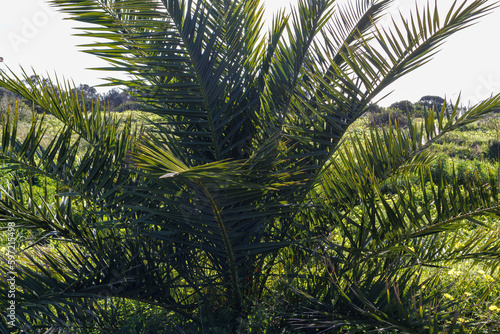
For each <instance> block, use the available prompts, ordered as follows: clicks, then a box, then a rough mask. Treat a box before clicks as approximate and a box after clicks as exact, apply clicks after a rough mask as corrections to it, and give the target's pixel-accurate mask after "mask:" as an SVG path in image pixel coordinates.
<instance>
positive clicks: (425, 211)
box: [0, 0, 500, 333]
mask: <svg viewBox="0 0 500 334" xmlns="http://www.w3.org/2000/svg"><path fill="white" fill-rule="evenodd" d="M52 3H53V4H54V5H55V6H57V7H58V8H60V9H61V10H62V11H64V12H66V13H68V14H69V15H70V16H71V17H72V18H73V19H76V20H79V21H82V22H86V23H89V24H91V27H90V28H85V31H84V33H83V35H86V36H90V37H92V38H93V40H96V39H98V40H99V41H96V42H93V44H91V45H89V50H88V52H90V53H93V54H95V55H97V56H99V57H101V58H104V59H107V60H108V61H109V62H110V64H111V66H110V68H107V70H119V71H126V72H128V73H130V74H131V75H132V76H133V77H134V78H133V79H131V80H129V81H123V80H115V79H111V82H112V83H114V84H123V85H125V86H127V87H128V88H129V89H132V90H133V92H134V94H136V95H137V98H138V99H139V101H140V103H141V105H143V106H144V110H143V111H145V112H148V113H150V114H151V115H155V116H156V117H159V118H160V120H158V118H153V117H148V119H146V120H145V126H144V127H143V126H135V125H134V123H133V122H132V119H131V117H125V116H123V115H122V116H120V117H118V116H116V115H114V114H111V113H109V112H105V111H103V110H104V108H102V107H101V105H100V102H99V101H98V100H96V101H95V102H93V103H87V102H88V101H87V100H86V96H85V94H84V93H83V92H82V91H80V92H79V91H78V88H75V87H74V86H72V85H71V84H69V83H64V82H60V81H58V80H57V79H54V80H48V81H44V82H45V83H43V84H39V82H38V80H34V79H33V77H30V76H29V75H27V74H26V73H24V74H23V75H22V76H16V75H15V74H14V73H9V74H6V73H0V76H1V81H0V86H2V87H4V88H6V89H9V90H11V91H13V92H15V93H16V94H19V95H21V96H23V97H24V98H26V99H27V100H29V101H32V102H33V104H34V105H35V106H36V107H37V108H39V109H38V110H40V111H43V112H47V113H50V114H51V115H52V116H54V117H55V118H57V119H58V120H59V121H60V122H61V124H62V126H61V128H60V130H59V131H58V132H57V133H55V134H53V139H52V140H51V141H50V142H49V143H45V142H44V141H43V137H44V135H45V133H46V129H47V128H46V125H47V124H48V122H49V121H47V117H46V116H45V115H43V114H39V115H34V120H33V122H32V123H31V125H30V128H29V131H27V133H26V134H25V135H24V136H22V137H19V136H18V135H17V129H18V127H17V125H18V119H16V118H15V117H13V118H12V117H11V116H10V115H9V114H7V115H6V117H5V119H4V121H3V122H2V130H1V137H0V143H1V147H0V148H1V150H0V166H1V173H2V174H3V175H5V176H6V177H5V178H4V179H3V180H2V182H4V185H3V187H2V188H1V189H0V191H1V197H0V220H1V221H2V223H3V224H4V226H6V224H9V223H11V224H12V223H15V225H16V228H17V229H19V230H23V231H29V232H30V233H32V235H33V236H36V239H32V240H26V241H22V240H18V246H19V252H18V253H17V256H18V262H17V266H16V268H15V270H16V272H17V281H16V284H18V285H19V287H20V289H19V290H18V291H16V310H17V319H16V323H15V325H16V326H17V327H19V328H21V329H23V330H25V331H52V332H56V331H74V330H76V329H77V328H83V327H88V325H89V324H93V326H95V330H101V329H102V330H106V328H107V325H108V324H106V319H107V318H106V317H107V316H108V315H109V314H111V315H112V313H109V312H108V311H107V304H106V303H107V302H110V301H115V300H125V301H126V302H134V303H139V304H140V305H144V304H148V305H151V307H152V308H153V307H154V308H155V309H160V310H161V312H164V313H163V314H165V313H168V314H170V312H174V313H175V315H176V316H179V317H183V319H184V320H182V321H180V322H179V324H180V325H183V326H185V329H186V332H187V331H190V330H191V329H193V332H196V331H197V332H206V333H210V332H212V333H216V332H225V333H235V332H252V331H253V332H266V331H268V332H273V331H274V332H280V331H281V332H283V331H287V330H290V329H291V328H295V329H297V328H301V329H302V330H304V331H306V332H315V331H317V330H321V329H325V328H326V329H330V330H334V329H338V330H342V329H344V330H349V331H351V332H355V331H372V332H373V331H377V332H380V331H386V332H387V331H400V332H409V333H414V332H422V333H423V332H437V331H443V330H447V331H448V333H451V332H453V331H454V330H458V331H459V330H463V329H464V328H466V327H467V328H477V327H478V324H488V325H491V326H495V325H496V323H495V322H494V321H493V320H490V319H480V320H478V321H470V322H466V323H460V324H458V322H457V321H458V320H457V319H458V315H459V314H461V313H460V312H461V310H460V309H459V306H461V304H460V303H459V301H457V300H448V299H446V298H442V297H443V296H445V294H446V293H449V291H451V287H450V284H444V283H443V282H442V281H441V279H440V276H439V275H432V274H430V275H428V276H425V275H424V274H425V273H426V272H425V269H426V268H427V267H435V266H441V265H442V263H443V262H453V261H454V262H460V261H470V260H471V259H473V260H474V261H476V262H480V263H481V264H482V265H483V266H484V267H485V268H488V269H491V270H493V271H494V270H495V269H496V268H497V267H498V256H499V255H500V238H498V235H497V234H496V232H492V233H484V232H485V231H494V229H493V227H492V226H491V224H487V223H483V222H482V221H481V220H480V218H481V217H483V216H489V217H493V218H495V219H496V218H497V216H498V214H500V209H499V205H498V184H497V182H496V181H495V179H494V177H493V176H492V173H488V176H489V178H488V181H487V182H488V183H486V184H485V183H484V181H483V180H481V179H480V178H478V177H474V178H467V179H465V180H463V182H462V181H461V180H459V179H458V178H457V177H456V175H455V173H454V172H452V175H453V177H452V178H451V179H450V180H449V181H448V182H447V181H446V180H445V178H444V177H442V176H439V177H437V178H436V177H433V176H432V173H431V172H430V171H429V167H430V165H431V164H432V163H433V161H434V156H433V154H432V152H431V151H430V150H429V147H430V146H431V145H432V144H433V143H434V142H436V141H438V140H440V138H442V137H443V136H444V135H445V134H447V133H450V132H451V131H453V130H456V129H459V128H460V127H462V126H466V125H467V124H470V123H472V122H474V121H477V120H479V119H481V118H483V117H484V116H485V115H487V114H488V113H490V112H492V111H495V110H498V108H499V107H500V95H498V96H494V97H492V98H491V99H488V100H486V101H483V102H481V103H479V104H478V105H476V106H474V107H473V108H471V109H469V110H468V111H466V112H465V113H459V110H458V107H451V106H450V107H449V108H448V109H446V110H448V111H449V112H447V113H444V112H443V113H436V112H435V110H430V111H429V113H428V115H427V117H425V118H424V119H422V120H420V121H410V122H408V128H407V129H406V130H405V129H403V128H402V127H401V126H399V125H398V124H395V125H394V127H385V128H384V127H382V128H380V129H379V128H373V129H370V130H368V131H363V130H361V131H360V132H358V131H351V132H349V133H348V132H347V131H348V129H349V127H350V126H351V125H352V124H353V123H354V122H355V121H356V120H357V119H359V118H360V117H361V116H362V115H363V114H364V113H365V112H367V110H368V109H369V108H370V107H371V102H372V100H373V99H375V98H376V97H377V95H378V94H379V93H380V92H382V90H383V89H384V88H386V87H387V86H389V85H390V84H391V83H393V82H394V81H396V80H397V79H398V78H400V77H401V76H403V75H404V74H407V73H408V72H410V71H412V70H414V69H416V68H418V67H419V66H421V65H422V64H424V63H426V62H427V61H428V60H429V59H430V57H431V56H432V55H433V54H434V52H436V50H437V47H438V46H439V45H441V43H442V42H443V41H444V40H445V39H446V38H447V37H449V36H450V35H452V34H454V33H455V32H457V31H459V30H461V29H462V28H464V27H466V26H468V25H470V24H472V23H474V22H475V21H476V20H477V19H478V18H480V17H482V16H483V15H485V14H486V13H488V12H489V11H490V10H491V9H492V8H493V5H491V4H487V1H485V0H475V1H471V2H470V3H468V2H464V3H462V4H458V3H455V4H454V5H453V7H452V8H450V10H449V12H448V13H447V14H446V16H445V18H444V19H440V17H439V15H438V13H437V10H436V11H434V10H433V9H431V8H430V7H429V8H427V7H426V8H424V9H419V10H416V12H414V13H413V14H412V15H411V16H410V17H409V18H408V20H407V21H404V22H403V24H402V25H398V24H396V23H394V26H393V27H392V28H391V29H390V30H385V29H382V28H380V29H378V26H377V22H378V19H379V18H380V17H381V15H382V14H384V12H386V11H387V9H388V8H389V6H390V5H391V4H392V1H390V0H380V1H368V0H359V1H356V2H348V3H339V2H336V1H331V0H314V1H313V0H310V1H306V0H303V1H299V4H298V6H297V8H295V9H294V10H293V12H292V14H291V15H290V16H287V15H286V14H285V13H283V12H280V13H278V14H277V15H276V16H275V18H274V20H273V25H272V28H271V29H270V31H269V33H268V35H267V36H263V37H262V34H261V28H262V25H263V22H262V14H263V8H262V6H261V5H260V3H259V1H254V0H252V1H250V0H248V1H245V0H239V1H201V0H200V1H187V2H186V1H180V0H163V1H161V2H160V1H149V0H120V1H118V0H114V1H104V0H53V1H52ZM35 78H36V77H35ZM458 104H459V101H457V103H456V104H455V106H457V105H458ZM443 108H446V106H444V107H443ZM414 173H416V174H414ZM19 175H23V177H24V176H26V177H27V180H28V181H27V182H19ZM413 175H417V176H418V180H419V181H420V183H419V186H420V188H422V189H428V190H429V191H427V192H418V193H417V192H415V191H414V190H413V188H412V186H413V185H412V183H411V182H410V180H411V177H413ZM441 175H443V173H441ZM33 178H36V179H37V182H33V181H30V180H32V179H33ZM431 180H432V181H431ZM396 181H398V182H400V184H403V185H404V186H403V187H400V186H398V183H397V182H396ZM388 182H393V189H394V192H393V193H392V194H391V195H389V194H387V193H384V192H383V191H382V189H381V187H382V186H383V185H384V184H387V183H388ZM35 183H36V184H35ZM54 184H55V191H54V192H52V191H49V187H48V186H45V185H54ZM42 185H43V186H44V187H43V188H41V186H42ZM37 187H38V188H37ZM39 189H43V190H39ZM464 229H470V230H472V232H471V233H470V234H464V233H463V230H464ZM459 237H460V238H461V239H460V240H461V241H460V243H459V242H458V238H459ZM6 263H7V262H5V263H4V264H2V266H1V267H0V270H1V271H2V273H3V274H7V272H8V271H9V270H10V268H9V267H8V266H7V265H6ZM0 286H1V289H2V291H7V290H8V286H7V283H6V282H5V281H2V282H0ZM424 286H425V290H424ZM283 287H287V288H286V289H284V288H283ZM276 291H279V292H280V293H279V294H278V293H276ZM422 291H424V292H422ZM281 296H283V299H285V300H287V303H282V304H280V303H278V302H277V301H276V299H277V298H280V297H281ZM478 301H479V302H480V303H484V302H485V301H484V300H481V298H479V300H478ZM7 303H8V300H7V299H6V298H2V299H1V300H0V309H1V310H2V311H1V312H3V313H2V318H0V330H2V331H3V332H6V331H7V330H8V329H7V328H8V326H9V325H8V318H7V317H6V313H5V312H4V311H3V310H6V306H7ZM268 305H273V306H276V307H278V306H279V310H277V309H274V308H273V307H268ZM306 308H307V310H306ZM464 311H465V312H468V311H469V309H468V308H467V309H465V310H464ZM282 315H285V316H286V317H285V319H284V320H282V321H278V320H276V319H278V318H283V317H281V316H282ZM318 315H320V316H321V317H323V318H321V319H320V321H318ZM464 316H467V314H465V315H464ZM148 319H149V318H147V319H144V318H138V319H135V318H133V317H131V318H129V321H128V322H127V323H126V324H125V326H129V327H130V328H134V326H136V325H137V324H139V326H146V323H145V321H146V320H148ZM262 319H267V321H264V322H263V321H262ZM135 320H137V323H136V322H135ZM152 323H153V324H154V325H155V326H156V325H157V324H158V323H157V322H156V321H155V319H152ZM259 323H261V325H258V324H259ZM259 326H261V327H259ZM292 326H295V327H292ZM92 329H93V328H91V330H92ZM135 329H137V327H135ZM131 330H132V329H131ZM154 330H156V331H158V330H160V329H159V328H155V329H154ZM175 330H178V331H179V332H182V331H183V330H184V329H183V328H175Z"/></svg>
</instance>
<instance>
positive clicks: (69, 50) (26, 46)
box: [0, 0, 500, 106]
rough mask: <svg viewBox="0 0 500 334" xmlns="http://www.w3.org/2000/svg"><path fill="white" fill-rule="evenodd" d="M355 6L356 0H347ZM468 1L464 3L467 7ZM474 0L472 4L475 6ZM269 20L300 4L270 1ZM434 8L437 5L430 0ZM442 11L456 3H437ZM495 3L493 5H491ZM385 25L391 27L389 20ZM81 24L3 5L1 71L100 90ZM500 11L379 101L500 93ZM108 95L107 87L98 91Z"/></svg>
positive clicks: (403, 2)
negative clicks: (21, 71) (52, 78)
mask: <svg viewBox="0 0 500 334" xmlns="http://www.w3.org/2000/svg"><path fill="white" fill-rule="evenodd" d="M346 1H350V0H346ZM461 1H462V0H459V2H461ZM470 1H471V0H469V2H470ZM264 2H265V6H266V17H267V18H268V21H270V19H271V17H272V13H273V12H275V11H277V10H278V9H279V8H280V7H288V6H290V5H293V4H294V3H295V2H296V0H265V1H264ZM430 2H431V3H433V2H434V1H430ZM437 2H438V6H439V8H440V9H443V10H444V9H446V8H449V7H450V6H451V4H452V3H453V0H437ZM487 2H488V3H493V2H494V1H493V0H488V1H487ZM426 3H427V0H394V4H393V6H392V7H391V9H390V10H389V13H390V14H392V15H399V12H401V13H403V15H406V14H407V12H408V11H409V10H410V9H411V8H414V7H415V5H417V6H419V8H420V7H422V6H424V5H425V4H426ZM383 23H384V24H389V20H388V19H385V20H384V21H383ZM76 26H81V23H78V22H75V21H72V20H68V19H67V17H65V16H64V15H63V14H61V13H59V12H57V11H56V10H55V9H54V8H52V7H50V6H49V5H48V4H47V0H17V1H13V0H0V57H3V59H4V63H3V64H2V63H0V69H5V67H6V65H7V66H9V68H11V69H13V70H14V71H16V72H18V71H19V69H20V67H22V68H24V69H25V70H26V71H27V72H29V73H31V72H32V71H33V70H35V71H36V72H37V73H38V74H41V75H45V74H49V75H51V76H53V75H54V73H57V76H58V77H59V78H61V77H64V78H66V79H71V80H73V81H74V82H75V83H76V84H80V83H82V84H89V85H91V86H93V85H99V84H102V83H104V80H102V79H101V78H104V77H106V76H108V75H111V74H112V73H106V72H102V71H95V70H90V68H94V67H100V66H106V62H105V61H103V60H100V59H98V58H97V57H95V56H93V55H89V54H85V53H83V52H82V50H83V48H82V47H77V45H81V44H85V43H90V42H92V41H91V40H90V39H88V38H85V37H80V36H74V34H76V33H78V31H77V30H75V29H74V28H75V27H76ZM499 42H500V8H498V9H496V10H495V11H494V12H493V13H492V14H490V15H488V16H486V17H483V18H481V19H480V20H479V21H478V22H477V23H476V24H475V25H473V26H471V27H469V28H467V29H465V30H462V31H460V32H458V33H457V34H456V35H454V36H452V37H451V38H449V39H448V40H447V42H446V43H445V44H444V45H443V46H442V47H441V51H440V52H439V53H438V54H437V55H436V56H434V59H433V60H432V61H431V62H430V63H428V64H426V65H424V66H423V67H421V68H419V69H417V70H416V71H415V72H412V73H410V74H408V75H406V76H405V77H403V78H401V79H399V80H398V81H396V82H395V83H394V84H393V85H391V86H390V87H388V89H386V90H385V91H384V92H382V93H381V94H380V96H379V98H381V97H382V96H384V95H386V94H389V93H390V95H389V96H388V97H386V98H384V99H383V100H381V101H379V104H380V105H382V106H388V105H390V104H391V103H393V102H396V101H401V100H409V101H411V102H416V101H418V100H419V99H420V98H421V97H422V96H424V95H438V96H442V97H446V98H447V99H451V100H453V101H455V100H456V99H457V97H458V96H459V94H461V98H462V101H463V103H464V104H466V105H467V104H475V103H477V102H479V101H481V100H483V99H485V98H488V97H489V96H491V94H496V93H500V61H499V60H500V43H499ZM98 90H99V91H105V90H106V89H105V88H100V89H98Z"/></svg>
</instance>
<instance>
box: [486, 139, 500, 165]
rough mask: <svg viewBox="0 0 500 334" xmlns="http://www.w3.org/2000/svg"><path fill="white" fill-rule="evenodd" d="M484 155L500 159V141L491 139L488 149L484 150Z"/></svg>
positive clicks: (495, 159)
mask: <svg viewBox="0 0 500 334" xmlns="http://www.w3.org/2000/svg"><path fill="white" fill-rule="evenodd" d="M484 157H485V158H486V159H489V160H492V161H499V160H500V141H498V140H490V141H488V150H487V151H486V152H484Z"/></svg>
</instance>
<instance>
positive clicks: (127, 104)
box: [101, 88, 137, 111]
mask: <svg viewBox="0 0 500 334" xmlns="http://www.w3.org/2000/svg"><path fill="white" fill-rule="evenodd" d="M101 100H102V102H103V103H104V106H105V108H106V109H109V110H112V111H125V110H129V108H132V106H133V105H134V103H133V102H135V101H137V99H136V98H134V96H133V95H132V94H131V91H130V90H129V89H118V88H113V89H111V90H109V91H108V92H106V93H104V94H102V95H101Z"/></svg>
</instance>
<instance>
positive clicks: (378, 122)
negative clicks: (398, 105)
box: [370, 110, 408, 128]
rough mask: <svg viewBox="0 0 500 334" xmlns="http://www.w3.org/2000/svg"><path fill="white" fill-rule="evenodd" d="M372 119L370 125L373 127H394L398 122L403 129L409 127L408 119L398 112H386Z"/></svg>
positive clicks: (375, 115) (373, 116) (374, 115)
mask: <svg viewBox="0 0 500 334" xmlns="http://www.w3.org/2000/svg"><path fill="white" fill-rule="evenodd" d="M370 118H371V119H370V125H371V126H372V127H375V126H378V127H380V126H388V125H389V124H392V125H394V124H395V123H396V122H397V123H398V124H399V125H400V126H401V127H403V128H407V127H408V117H407V116H406V115H405V114H403V113H402V112H400V111H397V110H386V111H383V112H381V113H377V114H372V115H371V117H370Z"/></svg>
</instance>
